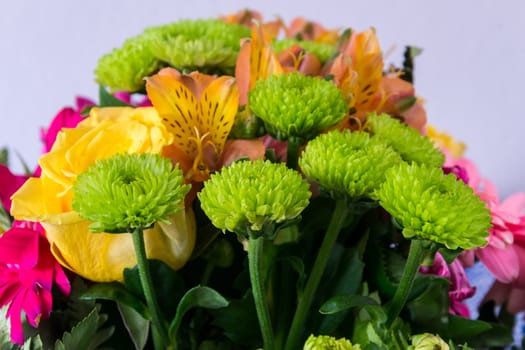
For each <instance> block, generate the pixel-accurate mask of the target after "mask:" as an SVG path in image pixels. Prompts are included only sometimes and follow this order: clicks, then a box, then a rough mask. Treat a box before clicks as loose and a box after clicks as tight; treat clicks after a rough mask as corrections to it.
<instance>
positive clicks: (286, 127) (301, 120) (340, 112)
mask: <svg viewBox="0 0 525 350" xmlns="http://www.w3.org/2000/svg"><path fill="white" fill-rule="evenodd" d="M249 106H250V109H251V110H252V112H253V113H255V115H257V116H258V117H259V118H261V119H262V120H263V121H264V123H265V125H266V128H267V130H268V132H269V133H270V134H271V135H272V136H274V137H276V138H277V139H279V140H287V139H289V138H300V139H304V140H309V139H311V138H313V137H315V136H316V135H317V134H319V133H320V132H321V131H323V130H325V129H327V128H329V127H331V126H333V125H335V124H337V123H338V122H340V121H341V120H342V119H343V118H344V116H345V114H346V112H347V105H346V102H345V99H344V97H343V94H342V92H341V91H340V90H339V89H338V88H337V87H336V86H335V85H334V84H333V83H332V82H330V81H326V80H323V79H320V78H314V77H308V76H305V75H303V74H301V73H289V74H281V75H278V76H276V75H273V76H270V77H269V78H268V79H266V80H259V81H257V83H256V85H255V88H254V89H253V90H252V91H250V93H249Z"/></svg>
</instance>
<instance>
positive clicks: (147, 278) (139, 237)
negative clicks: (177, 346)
mask: <svg viewBox="0 0 525 350" xmlns="http://www.w3.org/2000/svg"><path fill="white" fill-rule="evenodd" d="M131 236H132V237H133V246H134V248H135V254H136V255H137V264H138V268H139V278H140V283H141V285H142V290H143V292H144V297H145V298H146V304H147V305H148V309H149V310H150V312H151V322H152V331H151V333H152V335H153V343H154V345H155V349H156V350H161V349H165V348H166V344H165V340H166V339H168V331H167V328H166V325H165V323H164V322H163V319H162V315H161V312H160V307H159V304H158V303H157V296H156V294H155V289H154V288H153V281H152V279H151V272H150V269H149V263H148V258H147V256H146V246H145V244H144V230H143V229H142V228H136V229H135V230H134V231H133V233H132V234H131Z"/></svg>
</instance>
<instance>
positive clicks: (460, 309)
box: [420, 253, 476, 317]
mask: <svg viewBox="0 0 525 350" xmlns="http://www.w3.org/2000/svg"><path fill="white" fill-rule="evenodd" d="M420 272H421V273H424V274H432V275H436V276H440V277H443V278H448V279H449V280H450V282H451V284H450V287H449V292H448V295H449V298H450V307H449V312H450V313H451V314H453V315H459V316H463V317H470V312H469V309H468V307H467V306H466V305H465V304H464V303H463V301H464V300H465V299H468V298H470V297H472V296H473V295H474V293H476V287H472V286H471V285H470V283H469V280H468V278H467V274H466V273H465V269H464V268H463V265H462V264H461V262H460V261H459V260H458V259H455V260H454V261H453V262H452V263H451V264H450V265H448V264H447V262H446V261H445V259H443V256H442V255H441V254H439V253H436V255H435V258H434V264H433V265H432V266H422V267H421V268H420Z"/></svg>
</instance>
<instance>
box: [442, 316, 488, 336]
mask: <svg viewBox="0 0 525 350" xmlns="http://www.w3.org/2000/svg"><path fill="white" fill-rule="evenodd" d="M491 328H492V326H491V324H490V323H488V322H484V321H478V320H470V319H468V318H464V317H460V316H456V315H450V316H449V318H448V328H447V330H446V332H445V334H446V337H447V338H455V339H468V338H470V337H472V336H475V335H478V334H480V333H482V332H485V331H488V330H490V329H491Z"/></svg>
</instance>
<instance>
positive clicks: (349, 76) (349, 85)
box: [323, 28, 384, 127]
mask: <svg viewBox="0 0 525 350" xmlns="http://www.w3.org/2000/svg"><path fill="white" fill-rule="evenodd" d="M347 33H348V32H347ZM345 35H346V33H345V34H343V37H342V38H341V41H340V44H339V50H340V52H341V53H340V54H339V55H338V56H337V57H336V58H334V59H333V61H331V62H330V63H328V64H327V66H326V67H325V69H324V72H323V74H324V75H332V76H333V79H334V82H335V84H336V85H337V86H338V87H339V88H340V89H341V90H342V92H343V95H344V96H345V97H346V98H347V100H348V108H349V110H350V111H351V113H350V114H349V115H348V117H347V118H345V119H344V120H343V121H342V122H341V123H340V124H339V127H348V125H349V124H348V123H349V119H350V118H351V119H353V120H360V122H363V121H364V118H365V116H366V114H367V113H369V112H372V111H375V110H377V109H378V108H379V107H380V106H381V105H382V104H383V100H384V94H383V91H382V89H381V81H382V78H383V66H384V63H383V56H382V52H381V48H380V46H379V41H378V39H377V36H376V33H375V30H374V29H373V28H372V29H369V30H367V31H364V32H361V33H353V32H352V33H350V35H349V36H348V37H347V38H346V39H345V37H344V36H345Z"/></svg>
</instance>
